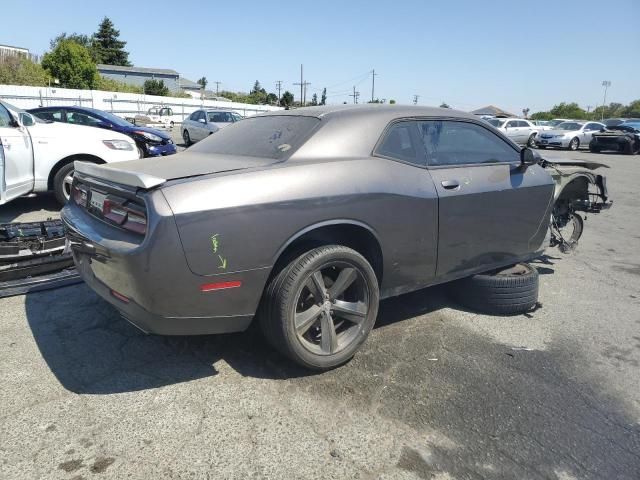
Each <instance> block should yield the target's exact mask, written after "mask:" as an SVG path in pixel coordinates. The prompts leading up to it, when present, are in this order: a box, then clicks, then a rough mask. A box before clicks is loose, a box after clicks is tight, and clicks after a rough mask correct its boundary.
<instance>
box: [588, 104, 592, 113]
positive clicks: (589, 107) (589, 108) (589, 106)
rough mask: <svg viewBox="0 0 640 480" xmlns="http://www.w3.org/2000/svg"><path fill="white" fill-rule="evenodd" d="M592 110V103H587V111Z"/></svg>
mask: <svg viewBox="0 0 640 480" xmlns="http://www.w3.org/2000/svg"><path fill="white" fill-rule="evenodd" d="M590 111H591V105H587V113H589V112H590Z"/></svg>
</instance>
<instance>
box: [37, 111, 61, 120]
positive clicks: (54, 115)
mask: <svg viewBox="0 0 640 480" xmlns="http://www.w3.org/2000/svg"><path fill="white" fill-rule="evenodd" d="M35 116H36V117H39V118H41V119H43V120H49V121H51V122H63V121H64V119H63V117H62V110H46V111H44V112H37V113H36V114H35Z"/></svg>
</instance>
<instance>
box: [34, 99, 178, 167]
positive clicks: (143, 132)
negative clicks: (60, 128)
mask: <svg viewBox="0 0 640 480" xmlns="http://www.w3.org/2000/svg"><path fill="white" fill-rule="evenodd" d="M29 112H30V113H32V114H34V115H35V116H37V117H38V118H41V119H43V120H49V121H52V122H63V123H70V124H75V125H85V126H89V127H98V128H106V129H108V130H114V131H116V132H120V133H124V134H125V135H129V136H130V137H131V138H133V140H134V141H135V142H136V145H137V147H138V154H139V155H140V158H143V157H158V156H164V155H172V154H174V153H176V151H177V150H176V145H175V143H173V140H171V136H170V135H169V134H168V133H165V132H161V131H159V130H155V129H153V128H148V127H139V126H136V125H134V124H132V123H129V122H127V121H126V120H124V119H122V118H120V117H118V116H116V115H114V114H112V113H109V112H104V111H102V110H96V109H95V108H86V107H68V106H64V107H41V108H32V109H31V110H29Z"/></svg>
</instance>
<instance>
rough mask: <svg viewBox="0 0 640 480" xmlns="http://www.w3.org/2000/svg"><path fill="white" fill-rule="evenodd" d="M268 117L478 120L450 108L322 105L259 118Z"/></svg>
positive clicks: (272, 113)
mask: <svg viewBox="0 0 640 480" xmlns="http://www.w3.org/2000/svg"><path fill="white" fill-rule="evenodd" d="M269 115H295V116H306V117H316V118H327V119H329V118H346V117H356V116H369V117H376V118H379V119H381V120H388V121H391V120H393V119H396V118H405V117H452V118H466V119H469V120H476V121H477V120H479V118H478V116H477V115H473V114H471V113H468V112H462V111H460V110H454V109H452V108H436V107H423V106H416V105H388V104H366V105H324V106H317V107H303V108H296V109H292V110H277V111H273V112H268V113H263V114H261V115H260V116H269Z"/></svg>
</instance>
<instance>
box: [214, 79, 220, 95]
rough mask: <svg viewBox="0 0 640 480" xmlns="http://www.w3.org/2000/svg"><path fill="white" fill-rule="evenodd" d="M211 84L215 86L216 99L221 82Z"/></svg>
mask: <svg viewBox="0 0 640 480" xmlns="http://www.w3.org/2000/svg"><path fill="white" fill-rule="evenodd" d="M213 83H215V84H216V97H217V96H218V92H219V91H220V84H221V83H222V82H213Z"/></svg>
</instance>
